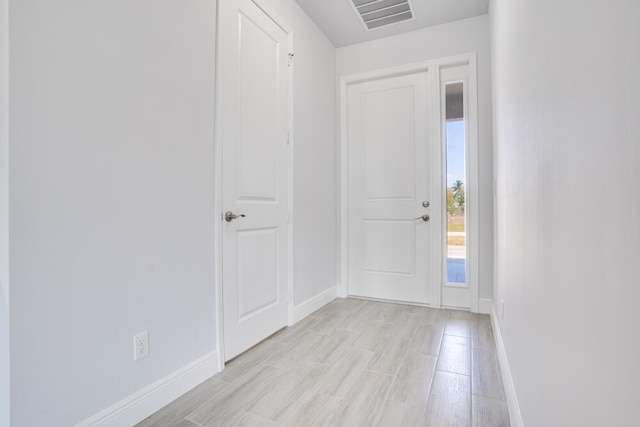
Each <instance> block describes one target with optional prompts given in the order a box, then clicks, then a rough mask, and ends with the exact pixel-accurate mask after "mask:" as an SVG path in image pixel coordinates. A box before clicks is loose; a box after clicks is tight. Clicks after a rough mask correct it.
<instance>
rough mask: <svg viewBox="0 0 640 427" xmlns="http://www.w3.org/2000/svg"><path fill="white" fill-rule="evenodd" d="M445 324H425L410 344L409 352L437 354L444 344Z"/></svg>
mask: <svg viewBox="0 0 640 427" xmlns="http://www.w3.org/2000/svg"><path fill="white" fill-rule="evenodd" d="M443 333H444V324H423V325H422V327H421V328H420V329H418V331H416V334H415V336H414V337H413V339H412V340H411V344H410V345H409V352H414V353H419V354H426V355H430V356H437V355H438V354H439V352H440V345H441V344H442V336H443Z"/></svg>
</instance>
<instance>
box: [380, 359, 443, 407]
mask: <svg viewBox="0 0 640 427" xmlns="http://www.w3.org/2000/svg"><path fill="white" fill-rule="evenodd" d="M435 369H436V357H434V356H426V355H423V354H416V353H409V354H407V356H406V357H405V359H404V361H403V362H402V365H401V366H400V370H399V371H398V374H397V375H396V376H395V379H394V381H393V385H392V386H391V391H390V392H389V396H388V397H387V399H388V400H395V401H398V402H403V403H409V404H411V405H415V406H425V405H426V404H427V399H428V397H429V391H430V389H431V383H432V381H433V375H434V373H435Z"/></svg>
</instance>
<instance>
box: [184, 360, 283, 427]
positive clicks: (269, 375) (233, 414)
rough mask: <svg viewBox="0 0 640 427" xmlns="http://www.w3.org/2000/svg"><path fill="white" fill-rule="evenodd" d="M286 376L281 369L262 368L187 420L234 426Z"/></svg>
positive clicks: (210, 401)
mask: <svg viewBox="0 0 640 427" xmlns="http://www.w3.org/2000/svg"><path fill="white" fill-rule="evenodd" d="M283 374H284V371H283V370H282V369H277V368H274V367H272V366H259V367H257V369H254V370H253V371H252V372H251V374H250V375H245V376H243V377H241V378H240V379H239V380H238V381H236V382H235V383H233V384H232V385H231V386H230V387H227V388H226V389H225V390H224V391H223V392H222V393H220V394H219V395H217V396H215V397H213V398H212V399H210V400H208V401H207V402H205V403H204V404H202V405H201V406H200V407H199V408H198V409H196V410H195V411H194V412H192V413H190V414H188V415H187V416H186V417H185V418H186V419H188V420H189V421H193V422H195V423H197V424H201V425H203V426H219V425H232V424H233V423H234V422H237V421H238V420H239V419H240V418H241V417H242V415H243V414H244V413H245V412H247V411H248V410H249V409H251V408H252V407H253V406H254V405H255V404H256V403H257V402H258V401H259V400H260V399H261V398H262V397H263V396H264V395H265V394H266V393H268V392H269V390H271V388H272V386H273V384H275V383H277V381H278V379H280V378H281V377H282V376H283Z"/></svg>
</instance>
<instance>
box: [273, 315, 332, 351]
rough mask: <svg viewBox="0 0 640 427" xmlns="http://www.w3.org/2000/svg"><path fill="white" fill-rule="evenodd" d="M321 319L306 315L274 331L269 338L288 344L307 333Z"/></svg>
mask: <svg viewBox="0 0 640 427" xmlns="http://www.w3.org/2000/svg"><path fill="white" fill-rule="evenodd" d="M321 321H322V319H321V318H320V317H318V316H315V315H311V316H307V317H305V318H304V319H302V320H301V321H299V322H298V323H296V324H295V325H293V326H290V327H288V328H284V329H282V330H281V331H279V332H276V333H275V334H274V335H272V336H271V337H270V339H271V340H273V341H279V342H283V343H285V344H289V343H291V342H293V341H296V340H297V339H299V338H300V337H301V336H302V335H305V334H307V333H308V332H309V328H312V327H313V326H315V325H316V324H318V323H319V322H321Z"/></svg>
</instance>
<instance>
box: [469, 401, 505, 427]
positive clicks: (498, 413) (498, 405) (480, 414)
mask: <svg viewBox="0 0 640 427" xmlns="http://www.w3.org/2000/svg"><path fill="white" fill-rule="evenodd" d="M471 402H472V403H471V404H472V406H473V427H511V422H510V421H509V410H508V409H507V402H505V401H504V400H496V399H492V398H490V397H484V396H477V395H473V397H472V398H471Z"/></svg>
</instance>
